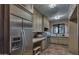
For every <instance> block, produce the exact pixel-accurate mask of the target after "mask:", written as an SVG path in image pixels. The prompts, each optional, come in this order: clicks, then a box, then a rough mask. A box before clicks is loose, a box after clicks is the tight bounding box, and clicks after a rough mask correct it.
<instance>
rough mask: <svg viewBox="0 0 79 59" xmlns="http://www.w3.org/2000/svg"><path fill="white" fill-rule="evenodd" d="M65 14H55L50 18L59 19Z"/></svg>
mask: <svg viewBox="0 0 79 59" xmlns="http://www.w3.org/2000/svg"><path fill="white" fill-rule="evenodd" d="M63 16H64V15H55V16H52V17H50V19H54V20H58V19H60V18H61V17H63Z"/></svg>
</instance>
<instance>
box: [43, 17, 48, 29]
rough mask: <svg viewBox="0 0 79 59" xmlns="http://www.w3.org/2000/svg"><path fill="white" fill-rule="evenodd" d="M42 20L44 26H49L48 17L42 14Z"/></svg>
mask: <svg viewBox="0 0 79 59" xmlns="http://www.w3.org/2000/svg"><path fill="white" fill-rule="evenodd" d="M43 20H44V27H47V28H49V19H48V18H47V17H45V16H44V17H43Z"/></svg>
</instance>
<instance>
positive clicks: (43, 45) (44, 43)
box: [42, 39, 47, 50]
mask: <svg viewBox="0 0 79 59" xmlns="http://www.w3.org/2000/svg"><path fill="white" fill-rule="evenodd" d="M46 48H47V41H46V39H44V40H43V41H42V50H45V49H46Z"/></svg>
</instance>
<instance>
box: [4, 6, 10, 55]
mask: <svg viewBox="0 0 79 59" xmlns="http://www.w3.org/2000/svg"><path fill="white" fill-rule="evenodd" d="M9 19H10V18H9V5H4V54H9V48H10V47H9V45H10V44H9V43H10V42H9V41H10V33H9V32H10V30H9V24H10V20H9Z"/></svg>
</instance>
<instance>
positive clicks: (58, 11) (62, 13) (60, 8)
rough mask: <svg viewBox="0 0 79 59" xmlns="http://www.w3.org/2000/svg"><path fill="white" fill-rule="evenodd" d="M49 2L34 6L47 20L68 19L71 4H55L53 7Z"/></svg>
mask: <svg viewBox="0 0 79 59" xmlns="http://www.w3.org/2000/svg"><path fill="white" fill-rule="evenodd" d="M49 5H50V4H35V5H34V7H35V8H36V9H37V10H38V11H39V12H40V13H41V14H43V15H45V16H47V17H48V18H49V20H58V19H68V17H69V13H70V11H69V10H70V6H71V4H56V6H55V7H54V8H50V7H49ZM58 17H59V18H58Z"/></svg>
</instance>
